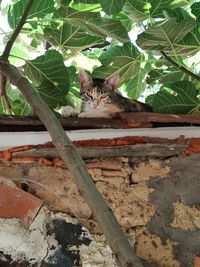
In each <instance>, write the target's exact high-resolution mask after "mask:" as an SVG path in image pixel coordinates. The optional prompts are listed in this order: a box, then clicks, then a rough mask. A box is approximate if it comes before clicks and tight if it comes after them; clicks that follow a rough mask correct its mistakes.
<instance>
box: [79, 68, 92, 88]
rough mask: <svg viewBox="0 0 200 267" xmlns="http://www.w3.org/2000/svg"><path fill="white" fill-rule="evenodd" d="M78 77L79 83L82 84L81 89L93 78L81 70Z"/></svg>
mask: <svg viewBox="0 0 200 267" xmlns="http://www.w3.org/2000/svg"><path fill="white" fill-rule="evenodd" d="M78 77H79V82H80V84H81V87H82V86H83V85H84V84H85V83H88V82H91V81H92V78H91V77H90V75H89V74H88V73H87V72H86V71H84V70H80V71H79V73H78Z"/></svg>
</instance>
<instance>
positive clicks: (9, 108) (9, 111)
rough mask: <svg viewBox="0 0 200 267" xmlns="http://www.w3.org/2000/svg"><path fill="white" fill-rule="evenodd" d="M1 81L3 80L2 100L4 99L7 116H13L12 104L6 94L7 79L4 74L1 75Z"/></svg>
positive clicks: (1, 87)
mask: <svg viewBox="0 0 200 267" xmlns="http://www.w3.org/2000/svg"><path fill="white" fill-rule="evenodd" d="M0 80H1V84H0V94H1V98H2V103H3V107H4V109H5V112H6V114H8V115H11V114H12V108H11V105H10V102H9V100H8V96H7V94H6V83H7V79H6V77H5V76H4V75H3V74H2V73H0Z"/></svg>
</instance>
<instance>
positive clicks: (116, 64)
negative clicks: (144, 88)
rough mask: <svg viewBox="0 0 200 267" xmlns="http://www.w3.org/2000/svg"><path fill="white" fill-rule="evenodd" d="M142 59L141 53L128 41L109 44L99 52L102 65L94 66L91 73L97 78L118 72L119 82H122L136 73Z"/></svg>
mask: <svg viewBox="0 0 200 267" xmlns="http://www.w3.org/2000/svg"><path fill="white" fill-rule="evenodd" d="M142 59H143V56H142V54H141V53H139V51H138V50H137V48H136V47H134V46H133V45H132V44H130V43H127V44H124V45H123V46H111V47H110V48H109V49H108V50H107V51H106V52H104V53H102V54H101V56H100V58H99V60H100V62H101V64H102V66H101V67H99V68H96V69H95V70H94V72H93V75H94V76H95V77H98V78H106V77H108V76H111V75H113V74H117V73H119V74H120V79H121V83H123V82H124V81H125V80H130V79H131V78H133V77H134V76H136V75H137V73H138V71H139V69H140V62H141V60H142Z"/></svg>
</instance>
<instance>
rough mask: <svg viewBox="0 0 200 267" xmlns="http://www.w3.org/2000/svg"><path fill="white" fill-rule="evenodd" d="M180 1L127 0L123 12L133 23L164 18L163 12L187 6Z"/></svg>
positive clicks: (185, 2) (186, 3) (184, 2)
mask: <svg viewBox="0 0 200 267" xmlns="http://www.w3.org/2000/svg"><path fill="white" fill-rule="evenodd" d="M188 4H189V3H188V2H187V1H182V0H176V1H174V0H149V1H145V0H127V1H126V4H125V5H124V11H125V12H127V13H128V15H129V17H130V18H131V19H132V20H133V21H134V22H142V21H144V20H146V19H153V18H164V17H165V15H164V12H166V11H168V10H169V9H174V8H176V7H181V6H185V5H188Z"/></svg>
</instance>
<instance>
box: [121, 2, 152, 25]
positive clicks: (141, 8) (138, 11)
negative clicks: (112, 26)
mask: <svg viewBox="0 0 200 267" xmlns="http://www.w3.org/2000/svg"><path fill="white" fill-rule="evenodd" d="M146 5H147V3H146V1H143V0H127V1H126V3H125V5H124V8H123V9H124V11H125V12H126V13H127V14H128V16H129V18H130V19H131V20H132V21H133V22H138V23H139V22H142V21H144V20H146V19H148V17H149V15H148V10H146V9H145V6H146Z"/></svg>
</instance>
